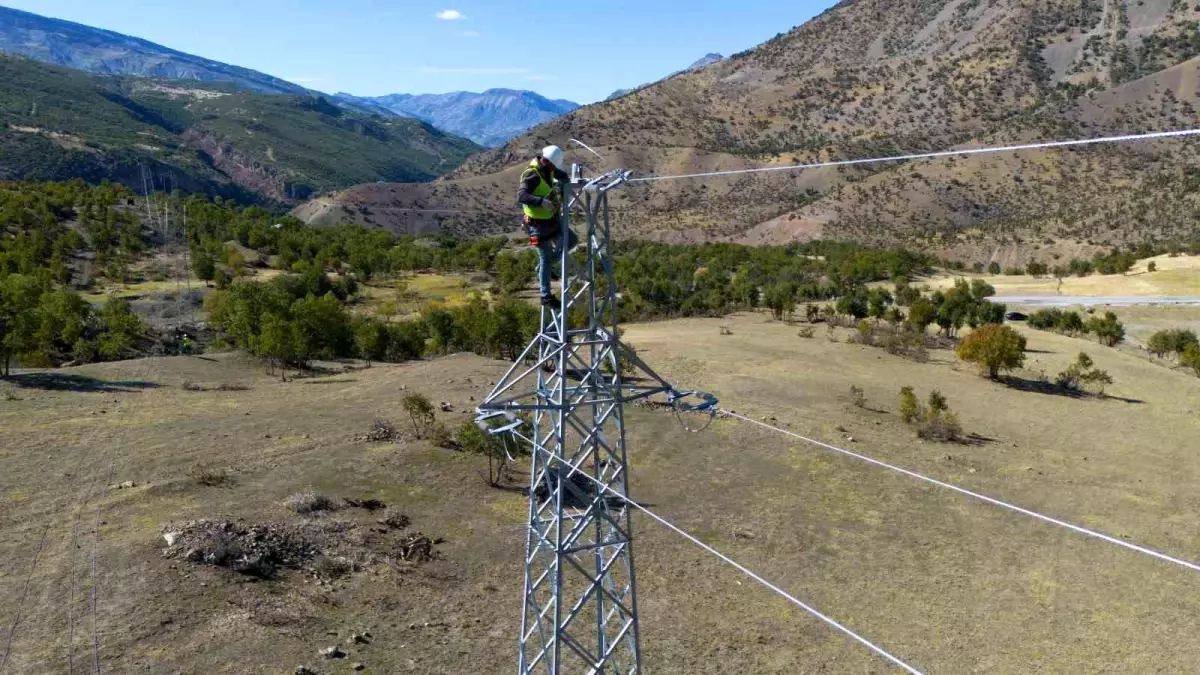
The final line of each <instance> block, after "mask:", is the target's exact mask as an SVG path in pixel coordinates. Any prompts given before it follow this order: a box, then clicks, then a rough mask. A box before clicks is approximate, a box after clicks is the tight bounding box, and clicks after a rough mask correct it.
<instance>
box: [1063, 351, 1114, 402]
mask: <svg viewBox="0 0 1200 675" xmlns="http://www.w3.org/2000/svg"><path fill="white" fill-rule="evenodd" d="M1095 365H1096V364H1095V362H1093V361H1092V357H1090V356H1088V355H1087V353H1085V352H1080V353H1079V357H1078V358H1077V359H1076V360H1075V363H1072V364H1071V365H1070V366H1069V367H1068V368H1067V369H1066V370H1064V371H1063V372H1061V373H1059V374H1058V377H1057V378H1055V383H1056V384H1058V386H1060V387H1062V388H1063V389H1066V390H1068V391H1083V390H1084V389H1086V388H1087V387H1089V386H1093V387H1096V389H1097V393H1098V394H1103V393H1104V388H1105V387H1107V386H1108V385H1111V384H1112V383H1113V378H1112V376H1111V375H1109V374H1108V372H1107V371H1104V370H1100V369H1099V368H1096V367H1095Z"/></svg>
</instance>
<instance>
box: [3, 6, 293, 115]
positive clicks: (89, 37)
mask: <svg viewBox="0 0 1200 675" xmlns="http://www.w3.org/2000/svg"><path fill="white" fill-rule="evenodd" d="M0 51H3V52H7V53H9V54H18V55H20V56H25V57H28V58H31V59H34V60H36V61H41V62H43V63H52V64H54V65H59V66H67V67H69V68H76V69H78V70H86V71H88V72H89V73H100V74H104V75H133V76H137V77H161V78H167V79H172V80H198V81H201V82H228V83H230V84H234V85H237V86H238V87H241V88H243V89H249V90H250V91H256V92H261V93H267V94H308V93H310V92H309V90H307V89H305V88H304V87H301V86H300V85H297V84H292V83H291V82H287V81H284V80H281V79H279V78H278V77H272V76H271V75H266V74H264V73H260V72H258V71H254V70H250V69H248V68H239V67H238V66H231V65H228V64H225V63H219V62H217V61H210V60H208V59H205V58H201V57H199V56H193V55H191V54H184V53H183V52H177V51H175V50H174V49H169V48H167V47H163V46H162V45H157V44H154V43H153V42H149V41H146V40H142V39H139V38H135V37H130V36H128V35H122V34H120V33H114V32H112V31H107V30H101V29H99V28H92V27H91V26H84V25H82V24H78V23H72V22H70V21H62V20H60V19H51V18H48V17H44V16H39V15H37V14H30V13H29V12H22V11H20V10H16V9H9V8H7V7H0Z"/></svg>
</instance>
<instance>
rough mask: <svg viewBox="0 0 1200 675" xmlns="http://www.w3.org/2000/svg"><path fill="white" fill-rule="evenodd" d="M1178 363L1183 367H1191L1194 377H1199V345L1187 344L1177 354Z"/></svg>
mask: <svg viewBox="0 0 1200 675" xmlns="http://www.w3.org/2000/svg"><path fill="white" fill-rule="evenodd" d="M1179 363H1180V364H1181V365H1183V366H1184V367H1185V368H1191V369H1192V372H1194V373H1196V377H1200V346H1197V345H1188V346H1187V349H1185V350H1183V353H1182V354H1180V355H1179Z"/></svg>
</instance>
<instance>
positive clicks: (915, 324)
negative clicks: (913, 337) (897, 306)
mask: <svg viewBox="0 0 1200 675" xmlns="http://www.w3.org/2000/svg"><path fill="white" fill-rule="evenodd" d="M936 320H937V307H935V306H934V304H933V302H931V301H930V300H928V299H926V298H920V299H918V300H917V301H916V302H914V303H913V304H912V307H910V308H909V310H908V326H909V327H910V328H911V329H912V330H914V331H916V332H918V333H924V332H925V330H926V329H928V328H929V325H930V324H932V323H933V322H934V321H936Z"/></svg>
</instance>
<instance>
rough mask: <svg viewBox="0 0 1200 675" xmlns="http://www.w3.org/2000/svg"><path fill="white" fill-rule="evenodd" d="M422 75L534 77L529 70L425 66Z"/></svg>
mask: <svg viewBox="0 0 1200 675" xmlns="http://www.w3.org/2000/svg"><path fill="white" fill-rule="evenodd" d="M421 72H422V73H430V74H434V75H532V73H531V72H530V70H529V69H528V68H439V67H436V66H425V67H424V68H422V69H421Z"/></svg>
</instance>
